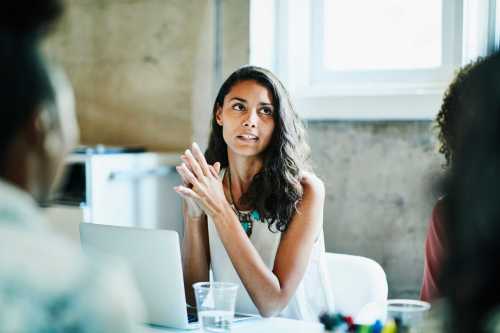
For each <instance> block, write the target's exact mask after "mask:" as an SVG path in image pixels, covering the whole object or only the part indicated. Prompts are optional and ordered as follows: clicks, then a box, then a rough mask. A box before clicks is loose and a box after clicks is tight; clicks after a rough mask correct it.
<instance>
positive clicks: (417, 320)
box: [387, 299, 431, 332]
mask: <svg viewBox="0 0 500 333" xmlns="http://www.w3.org/2000/svg"><path fill="white" fill-rule="evenodd" d="M430 308H431V305H430V304H429V303H427V302H423V301H420V300H413V299H390V300H388V301H387V317H388V318H392V319H398V320H400V321H401V323H402V324H403V325H404V326H406V327H408V328H411V330H412V332H419V331H420V327H421V325H422V324H423V321H424V320H425V319H426V316H427V314H428V312H429V309H430Z"/></svg>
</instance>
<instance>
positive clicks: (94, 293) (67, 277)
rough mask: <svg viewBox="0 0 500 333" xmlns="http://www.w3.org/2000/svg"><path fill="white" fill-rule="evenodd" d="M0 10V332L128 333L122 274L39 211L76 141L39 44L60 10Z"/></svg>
mask: <svg viewBox="0 0 500 333" xmlns="http://www.w3.org/2000/svg"><path fill="white" fill-rule="evenodd" d="M1 7H2V8H1V10H0V100H1V102H2V108H1V110H0V332H9V333H10V332H16V333H21V332H30V333H31V332H85V333H87V332H88V333H90V332H92V333H93V332H103V333H104V332H121V333H123V332H131V331H132V330H134V329H135V327H136V326H137V324H138V322H139V321H142V319H143V317H142V314H143V307H142V303H141V300H140V297H139V295H138V293H137V291H136V289H135V287H134V284H133V282H132V279H131V278H130V277H129V275H127V271H126V269H125V268H124V267H122V266H120V265H118V264H117V265H114V264H113V267H108V269H104V266H99V265H97V264H95V263H91V262H89V261H88V259H87V258H85V257H84V256H83V255H82V254H81V252H80V249H79V247H78V246H76V245H75V244H73V243H71V242H70V241H67V240H65V239H63V238H61V237H60V236H57V235H55V234H53V233H51V232H50V231H49V230H48V227H47V226H46V225H45V223H44V221H43V218H42V215H41V212H40V209H39V207H38V205H39V204H40V203H44V202H46V201H47V199H48V197H49V194H50V189H51V187H52V186H53V184H54V183H55V182H56V181H57V178H58V175H59V173H60V169H61V165H62V163H63V159H64V157H65V155H66V154H67V153H68V152H69V151H70V150H71V149H72V148H73V147H74V145H75V144H76V143H77V141H78V126H77V123H76V118H75V112H74V99H73V94H72V90H71V87H70V84H69V82H68V81H67V80H66V78H65V76H64V75H63V73H62V72H61V71H60V70H56V69H53V68H50V67H49V66H48V65H47V64H46V62H45V61H44V59H43V57H42V55H41V54H40V51H39V45H38V43H39V41H40V39H41V38H42V37H43V35H44V34H45V33H46V32H47V31H48V30H49V28H50V27H51V26H52V24H53V23H54V22H55V21H56V20H57V18H58V17H59V16H60V15H61V13H62V5H61V3H60V2H59V1H56V0H46V1H34V0H33V1H29V0H22V1H21V0H17V1H14V0H11V1H5V2H2V5H1Z"/></svg>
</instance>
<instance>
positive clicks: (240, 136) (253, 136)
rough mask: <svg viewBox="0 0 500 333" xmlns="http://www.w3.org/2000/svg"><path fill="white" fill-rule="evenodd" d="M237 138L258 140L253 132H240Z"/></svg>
mask: <svg viewBox="0 0 500 333" xmlns="http://www.w3.org/2000/svg"><path fill="white" fill-rule="evenodd" d="M237 138H238V139H240V140H244V141H257V140H259V137H258V136H256V135H253V134H241V135H238V136H237Z"/></svg>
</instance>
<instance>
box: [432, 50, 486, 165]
mask: <svg viewBox="0 0 500 333" xmlns="http://www.w3.org/2000/svg"><path fill="white" fill-rule="evenodd" d="M483 61H484V59H483V58H481V57H480V58H478V59H477V60H475V61H473V62H471V63H469V64H467V65H465V66H463V67H462V68H460V69H459V70H458V72H457V74H456V76H455V78H454V79H453V81H452V83H451V84H450V85H449V87H448V89H447V90H446V92H445V94H444V97H443V102H442V104H441V108H440V110H439V112H438V114H437V116H436V124H435V128H437V130H438V140H439V148H438V149H439V152H440V153H441V154H443V155H444V157H445V159H446V161H445V163H444V165H443V168H449V167H450V166H451V165H452V164H453V163H452V160H453V155H454V151H455V149H456V137H457V135H458V134H459V133H458V132H459V131H460V130H461V129H460V128H458V127H457V119H458V118H459V117H460V114H461V112H462V111H464V110H462V104H461V103H460V99H461V91H462V86H463V84H464V82H467V78H468V77H469V75H470V72H471V70H472V69H474V68H475V67H477V66H478V65H479V64H480V63H482V62H483Z"/></svg>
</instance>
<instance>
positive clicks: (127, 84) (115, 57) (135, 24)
mask: <svg viewBox="0 0 500 333" xmlns="http://www.w3.org/2000/svg"><path fill="white" fill-rule="evenodd" d="M66 4H67V11H66V15H65V17H64V18H63V20H62V22H60V25H59V26H58V28H57V31H56V32H55V33H54V34H53V35H52V36H51V38H50V39H49V40H48V41H47V43H46V47H45V48H46V51H47V53H48V54H49V57H50V58H51V59H53V60H55V61H57V62H58V63H60V64H62V65H63V67H64V68H65V69H66V71H67V72H68V75H69V77H70V79H71V81H72V83H73V85H74V88H75V91H76V100H77V114H78V120H79V124H80V129H81V142H82V144H86V145H94V144H99V143H102V144H107V145H119V146H123V145H136V146H137V145H140V146H145V147H147V148H149V149H151V150H156V151H179V150H182V149H184V148H185V147H187V146H188V145H189V144H190V143H191V142H192V140H193V138H196V139H198V140H202V139H203V138H204V137H206V134H207V133H208V126H199V125H198V124H199V123H200V122H201V123H207V122H206V119H207V114H209V113H208V111H209V110H210V109H211V103H212V100H213V96H212V95H213V92H214V90H215V89H214V85H215V82H214V73H213V71H214V61H215V60H214V1H212V0H169V1H165V0H79V1H67V2H66ZM248 6H249V2H248V1H246V0H245V1H237V2H236V1H222V10H221V12H222V13H223V25H222V28H223V30H222V34H221V35H222V38H223V39H222V43H221V45H222V50H221V54H222V55H223V58H222V59H221V60H222V61H224V62H223V64H224V66H223V67H222V69H221V74H226V73H229V72H231V71H232V70H233V69H234V68H235V67H237V66H240V65H241V64H242V63H245V62H247V61H248V44H249V42H248V40H249V36H248V34H247V32H248V31H249V28H248V24H249V21H248V14H247V15H246V16H245V15H243V17H241V14H240V13H246V12H248ZM245 17H246V18H245ZM194 120H196V122H194ZM204 120H205V121H204Z"/></svg>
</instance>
